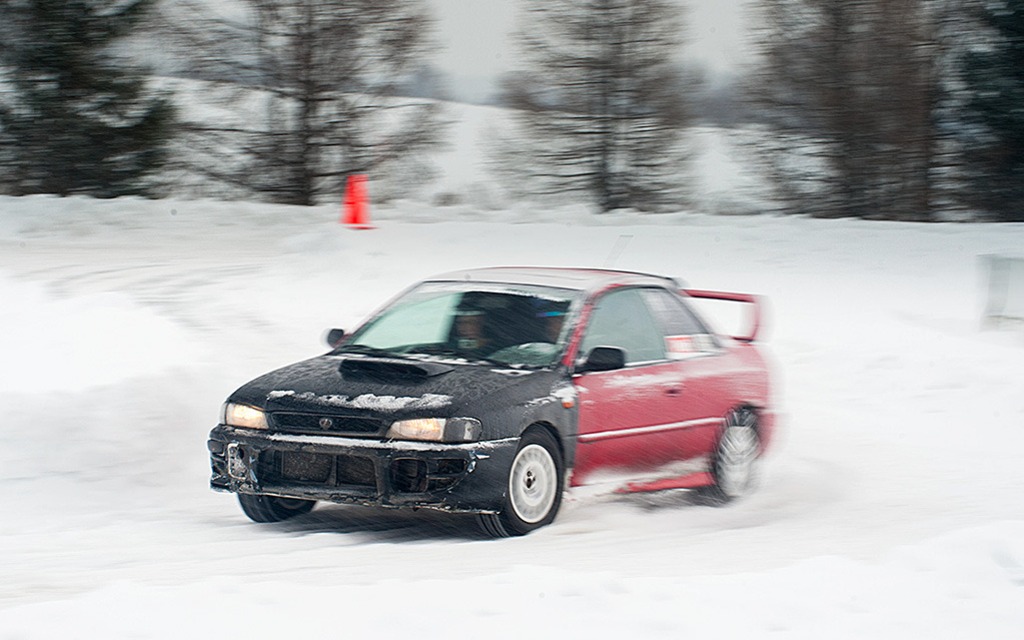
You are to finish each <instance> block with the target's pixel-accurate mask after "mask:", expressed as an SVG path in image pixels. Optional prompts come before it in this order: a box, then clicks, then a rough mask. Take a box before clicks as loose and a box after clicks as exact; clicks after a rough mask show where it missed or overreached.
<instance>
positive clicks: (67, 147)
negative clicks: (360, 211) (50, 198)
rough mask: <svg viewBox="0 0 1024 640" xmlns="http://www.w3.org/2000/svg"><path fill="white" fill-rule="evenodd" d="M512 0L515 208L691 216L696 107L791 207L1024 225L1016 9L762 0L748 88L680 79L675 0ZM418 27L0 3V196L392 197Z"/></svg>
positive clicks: (418, 112)
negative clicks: (350, 187) (352, 187)
mask: <svg viewBox="0 0 1024 640" xmlns="http://www.w3.org/2000/svg"><path fill="white" fill-rule="evenodd" d="M510 1H511V0H510ZM518 2H519V3H520V7H521V9H522V12H521V13H522V16H521V20H520V22H519V24H518V31H517V41H518V44H519V48H520V53H521V55H520V56H519V58H518V59H517V64H518V65H519V68H518V69H517V70H516V71H515V72H514V73H512V74H509V75H508V76H507V77H506V78H504V80H503V82H502V84H501V95H500V96H499V100H500V103H501V106H502V107H504V111H503V112H501V119H502V121H509V122H511V123H512V127H511V128H510V129H509V130H508V131H509V132H510V133H509V134H508V135H506V136H505V137H504V139H501V140H496V139H493V138H492V139H491V140H488V143H489V144H491V146H492V147H496V148H499V149H500V151H499V153H497V154H496V158H497V160H498V164H497V167H496V169H495V172H496V173H499V174H501V175H503V176H504V177H505V178H506V180H507V181H508V184H514V185H515V188H514V189H512V190H511V196H512V197H516V198H523V199H525V200H529V199H531V198H534V197H548V196H552V195H555V196H562V197H564V198H567V199H573V200H576V201H579V200H582V201H586V202H589V203H591V204H592V205H593V206H594V208H595V209H596V210H598V211H610V210H614V209H620V208H633V209H637V210H640V211H667V210H680V209H683V208H685V207H686V206H687V205H689V204H690V203H691V202H692V201H691V200H690V196H691V192H692V190H693V186H692V177H691V175H692V174H691V172H690V171H689V170H688V161H689V159H690V158H691V157H693V156H695V155H696V154H698V153H700V152H702V151H703V150H702V149H697V148H695V145H697V144H700V142H699V141H700V140H702V139H703V140H707V139H708V138H707V137H706V136H705V137H703V138H702V137H701V136H700V135H693V136H691V135H688V134H689V132H691V131H693V129H694V127H695V126H696V124H697V123H698V122H699V123H701V125H702V126H704V127H705V131H704V133H707V129H708V128H710V129H713V131H714V133H713V135H714V136H716V137H717V138H718V139H727V138H735V137H744V138H747V139H752V140H753V141H754V143H753V145H751V147H750V148H751V149H752V150H753V153H752V154H751V158H752V159H753V160H752V162H751V161H750V159H749V158H747V159H745V160H747V163H746V166H749V167H754V168H757V169H758V170H759V172H760V175H761V176H762V177H763V178H764V182H765V183H766V184H767V185H769V187H770V189H771V190H772V191H773V193H772V196H773V197H772V200H771V202H772V203H774V204H775V205H776V207H777V209H778V210H780V211H783V212H786V213H794V214H805V215H813V216H819V217H849V216H853V217H862V218H884V219H896V220H913V221H931V220H947V219H997V220H1024V207H1022V206H1021V204H1020V203H1021V201H1022V199H1024V0H856V1H851V0H751V2H749V4H748V6H749V7H751V11H752V13H751V15H750V19H749V20H748V22H749V24H751V25H752V29H751V33H750V42H751V45H752V47H753V48H754V49H755V52H756V55H755V56H754V62H753V63H752V64H751V65H750V66H749V68H746V69H743V71H744V74H745V75H744V77H743V79H742V80H741V82H742V88H743V91H740V92H737V91H736V90H735V87H736V86H737V85H734V84H731V83H729V82H728V81H724V82H718V83H716V82H711V83H707V84H702V83H700V82H699V81H697V80H695V79H694V78H695V76H694V74H693V73H691V72H690V71H689V70H688V69H687V67H686V60H685V59H684V57H683V55H682V51H681V45H682V44H683V42H684V34H685V31H686V20H685V19H684V18H685V16H684V14H683V13H682V12H681V8H682V7H683V6H685V4H686V0H547V1H545V2H532V1H528V0H518ZM432 34H433V24H432V18H431V15H430V12H429V7H428V5H427V3H426V2H425V1H424V0H5V1H3V2H0V192H2V193H7V194H29V193H53V194H60V195H69V194H86V195H92V196H99V197H113V196H119V195H130V194H148V195H196V194H201V195H214V196H217V197H243V198H244V197H255V198H262V199H267V200H272V201H276V202H284V203H292V204H300V205H308V204H313V203H316V202H318V201H323V200H328V199H330V200H332V201H337V199H338V198H340V195H341V193H342V192H343V183H344V180H345V178H346V177H347V176H348V175H350V174H353V173H370V174H371V175H372V176H373V181H372V184H373V192H374V193H373V195H374V197H375V199H378V200H380V199H385V198H387V197H394V196H402V195H406V193H407V192H409V191H412V190H414V189H415V188H416V187H417V186H419V185H421V184H424V183H427V182H429V181H430V180H431V179H432V178H433V177H434V176H435V172H436V168H435V165H434V156H435V152H436V151H437V149H438V147H439V145H440V144H441V142H442V141H443V140H445V139H447V138H448V136H446V123H445V121H444V120H445V115H444V113H445V107H444V96H445V95H446V94H445V91H444V87H443V86H442V85H443V73H442V72H440V71H439V70H438V68H437V67H435V66H433V65H434V60H432V54H434V53H435V52H436V50H437V49H438V47H439V46H442V45H443V43H441V42H438V41H436V40H434V36H433V35H432ZM143 60H145V61H146V62H148V63H150V64H153V65H155V66H156V67H157V68H158V69H159V71H158V72H153V71H150V70H146V69H144V68H143V65H142V64H141V62H142V61H143ZM719 80H720V79H719ZM708 87H714V90H713V91H710V90H709V89H708ZM740 102H742V105H738V103H740ZM172 103H173V104H176V105H177V109H175V108H174V107H172ZM495 138H497V136H495ZM726 148H729V147H726ZM455 197H457V196H455Z"/></svg>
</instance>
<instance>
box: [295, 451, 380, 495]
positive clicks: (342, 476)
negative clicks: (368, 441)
mask: <svg viewBox="0 0 1024 640" xmlns="http://www.w3.org/2000/svg"><path fill="white" fill-rule="evenodd" d="M277 456H279V460H280V461H279V463H278V465H279V466H278V469H279V471H278V474H279V477H280V479H281V480H286V481H289V482H300V483H309V484H320V485H328V486H346V485H349V486H359V487H376V486H377V474H376V471H375V467H374V464H373V460H371V459H370V458H364V457H362V456H347V455H337V456H336V455H330V454H326V453H306V452H304V451H281V452H277Z"/></svg>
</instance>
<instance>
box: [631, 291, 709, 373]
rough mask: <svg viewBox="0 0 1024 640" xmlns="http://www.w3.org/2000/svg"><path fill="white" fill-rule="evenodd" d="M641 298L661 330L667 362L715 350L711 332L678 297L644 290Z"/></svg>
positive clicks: (664, 292)
mask: <svg viewBox="0 0 1024 640" xmlns="http://www.w3.org/2000/svg"><path fill="white" fill-rule="evenodd" d="M642 295H643V298H644V300H645V301H646V302H647V304H648V305H650V308H651V310H652V311H653V313H654V316H655V318H656V319H657V321H658V324H659V326H660V327H661V331H662V332H663V335H664V339H665V344H666V348H667V349H668V352H669V357H670V358H681V357H687V356H691V355H695V354H697V353H701V352H704V353H706V352H707V351H709V350H714V348H715V347H716V346H718V343H717V340H716V339H715V337H714V335H713V334H712V332H711V330H710V329H708V328H707V326H706V325H705V324H704V323H703V322H701V320H700V318H698V317H697V316H696V314H694V313H693V311H691V310H690V308H689V307H687V306H686V303H685V302H683V301H682V300H680V299H679V298H678V297H676V296H675V295H673V294H672V293H670V292H668V291H665V290H663V289H644V290H643V292H642Z"/></svg>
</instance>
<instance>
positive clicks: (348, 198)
mask: <svg viewBox="0 0 1024 640" xmlns="http://www.w3.org/2000/svg"><path fill="white" fill-rule="evenodd" d="M367 201H368V198H367V196H366V174H364V173H355V174H352V175H350V176H349V177H348V182H347V183H346V185H345V203H344V208H343V211H342V217H341V221H342V223H344V224H345V225H347V226H348V227H349V228H350V229H372V228H373V225H372V224H370V205H369V202H367Z"/></svg>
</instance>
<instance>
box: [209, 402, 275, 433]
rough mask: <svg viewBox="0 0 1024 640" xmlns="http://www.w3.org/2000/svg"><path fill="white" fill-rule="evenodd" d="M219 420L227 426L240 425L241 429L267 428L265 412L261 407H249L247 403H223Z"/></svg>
mask: <svg viewBox="0 0 1024 640" xmlns="http://www.w3.org/2000/svg"><path fill="white" fill-rule="evenodd" d="M220 421H221V423H223V424H226V425H228V426H229V427H242V428H243V429H267V428H269V427H268V426H267V414H265V413H263V410H262V409H257V408H256V407H250V406H249V405H247V404H236V403H234V402H226V403H224V407H223V408H222V409H221V416H220Z"/></svg>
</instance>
